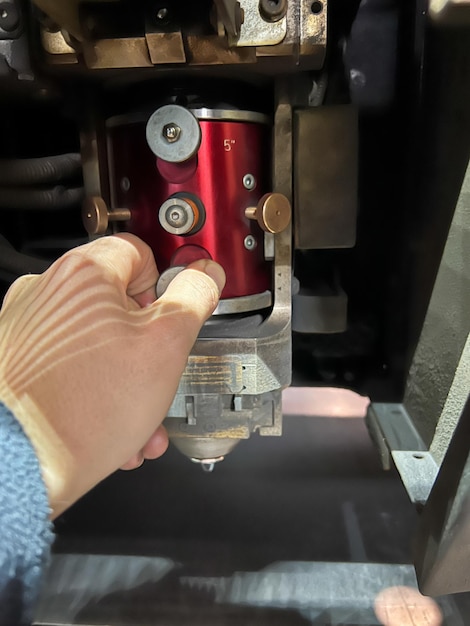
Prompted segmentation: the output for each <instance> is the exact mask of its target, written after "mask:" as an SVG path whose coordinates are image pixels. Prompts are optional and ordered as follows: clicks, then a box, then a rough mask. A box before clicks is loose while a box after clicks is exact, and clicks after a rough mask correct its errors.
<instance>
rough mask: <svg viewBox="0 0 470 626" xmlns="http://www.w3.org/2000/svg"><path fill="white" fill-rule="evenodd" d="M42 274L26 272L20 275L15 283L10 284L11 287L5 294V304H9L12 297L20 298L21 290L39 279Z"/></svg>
mask: <svg viewBox="0 0 470 626" xmlns="http://www.w3.org/2000/svg"><path fill="white" fill-rule="evenodd" d="M39 276H40V274H25V275H24V276H20V277H19V278H17V279H16V280H15V282H14V283H12V284H11V285H10V288H9V289H8V291H7V292H6V294H5V298H4V299H3V306H5V305H6V304H7V302H9V301H10V300H12V299H15V298H18V297H19V296H20V294H21V292H22V291H23V290H24V289H25V288H26V287H27V286H28V285H31V283H32V282H35V281H37V279H38V278H39Z"/></svg>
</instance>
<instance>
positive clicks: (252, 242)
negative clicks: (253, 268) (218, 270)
mask: <svg viewBox="0 0 470 626" xmlns="http://www.w3.org/2000/svg"><path fill="white" fill-rule="evenodd" d="M243 244H244V246H245V248H246V249H247V250H254V249H255V248H256V246H257V245H258V244H257V241H256V239H255V238H254V237H253V235H247V236H246V237H245V240H244V242H243Z"/></svg>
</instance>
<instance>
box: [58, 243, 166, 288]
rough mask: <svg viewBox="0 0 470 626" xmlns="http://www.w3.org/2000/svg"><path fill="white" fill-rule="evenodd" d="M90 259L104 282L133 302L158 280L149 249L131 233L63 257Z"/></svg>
mask: <svg viewBox="0 0 470 626" xmlns="http://www.w3.org/2000/svg"><path fill="white" fill-rule="evenodd" d="M65 256H66V257H67V256H72V257H74V258H77V257H78V258H80V257H82V258H83V259H92V260H93V263H95V264H98V265H99V266H100V268H101V270H102V272H103V278H105V277H108V279H109V280H110V281H111V282H116V281H117V282H119V283H121V285H122V286H123V288H124V289H125V291H126V292H127V295H128V296H132V297H133V298H136V297H139V296H140V295H141V294H147V295H146V296H145V297H144V300H145V298H148V294H149V293H150V290H151V289H152V288H153V287H154V285H155V284H156V282H157V280H158V270H157V266H156V263H155V258H154V256H153V252H152V250H151V248H150V247H149V246H148V245H147V244H146V243H144V242H143V241H142V240H141V239H139V238H138V237H136V236H135V235H131V234H130V233H120V234H118V235H112V236H110V237H101V238H100V239H96V240H95V241H92V242H91V243H88V244H85V245H84V246H79V247H78V248H74V249H73V250H72V251H70V252H68V253H67V254H66V255H65Z"/></svg>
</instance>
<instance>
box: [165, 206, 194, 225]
mask: <svg viewBox="0 0 470 626" xmlns="http://www.w3.org/2000/svg"><path fill="white" fill-rule="evenodd" d="M165 218H166V221H167V223H168V224H169V225H170V226H171V227H172V228H183V227H184V226H186V224H187V223H188V219H189V216H188V214H187V212H186V211H185V210H184V208H183V207H180V206H177V205H174V206H172V207H170V208H169V209H168V211H167V212H166V214H165Z"/></svg>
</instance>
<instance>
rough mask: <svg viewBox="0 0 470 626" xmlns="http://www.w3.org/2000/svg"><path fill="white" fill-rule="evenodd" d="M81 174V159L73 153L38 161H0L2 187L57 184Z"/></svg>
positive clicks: (0, 183) (43, 158)
mask: <svg viewBox="0 0 470 626" xmlns="http://www.w3.org/2000/svg"><path fill="white" fill-rule="evenodd" d="M80 173H81V158H80V155H79V154H76V153H73V152H72V153H70V154H59V155H57V156H49V157H41V158H38V159H0V186H1V185H8V186H9V187H11V186H12V185H20V186H22V185H43V184H48V183H49V184H50V183H57V182H60V181H63V180H69V179H70V178H74V177H76V176H77V175H78V174H80Z"/></svg>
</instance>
